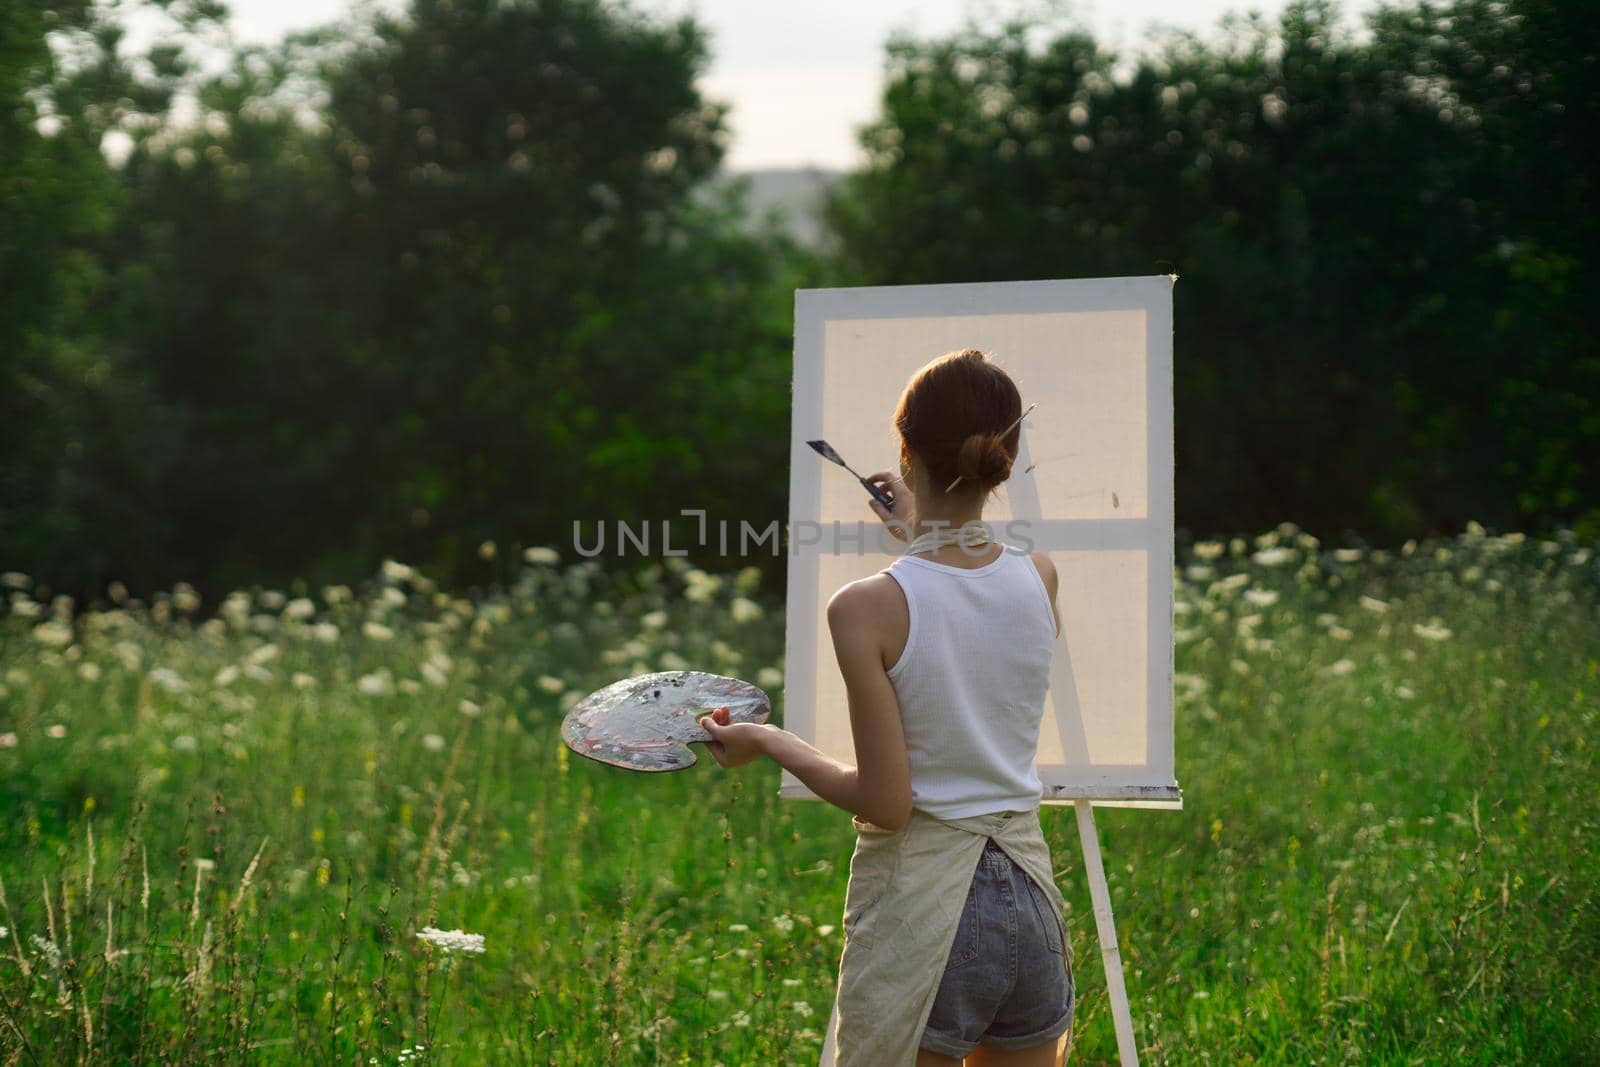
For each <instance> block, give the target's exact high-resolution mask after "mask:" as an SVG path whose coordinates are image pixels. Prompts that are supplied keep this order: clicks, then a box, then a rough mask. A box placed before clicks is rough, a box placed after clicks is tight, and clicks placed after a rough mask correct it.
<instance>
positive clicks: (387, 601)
mask: <svg viewBox="0 0 1600 1067" xmlns="http://www.w3.org/2000/svg"><path fill="white" fill-rule="evenodd" d="M378 599H379V600H381V601H382V602H383V606H384V607H386V608H403V607H405V606H406V595H405V593H403V592H401V591H400V590H399V589H396V588H395V587H394V586H392V585H386V586H384V587H383V592H381V593H379V594H378Z"/></svg>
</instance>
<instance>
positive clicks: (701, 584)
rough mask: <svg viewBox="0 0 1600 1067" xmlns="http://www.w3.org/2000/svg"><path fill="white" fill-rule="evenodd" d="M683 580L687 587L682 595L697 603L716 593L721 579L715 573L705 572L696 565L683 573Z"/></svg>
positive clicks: (720, 584) (720, 585)
mask: <svg viewBox="0 0 1600 1067" xmlns="http://www.w3.org/2000/svg"><path fill="white" fill-rule="evenodd" d="M683 580H684V581H685V582H687V583H688V588H687V589H685V590H684V591H683V595H684V596H685V597H687V598H688V599H690V600H693V601H695V602H697V603H704V602H705V601H707V600H710V599H711V598H712V597H713V596H715V595H716V592H717V590H718V589H720V588H722V579H721V578H720V577H718V576H717V575H715V574H707V573H706V572H705V571H703V570H700V569H699V568H698V567H694V568H691V569H690V570H688V571H686V572H685V573H684V575H683Z"/></svg>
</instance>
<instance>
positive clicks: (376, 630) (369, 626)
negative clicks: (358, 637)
mask: <svg viewBox="0 0 1600 1067" xmlns="http://www.w3.org/2000/svg"><path fill="white" fill-rule="evenodd" d="M361 632H362V633H364V634H366V635H367V636H368V637H370V638H372V639H373V640H374V641H387V640H389V639H390V638H392V637H394V631H393V630H391V629H389V627H387V626H385V625H384V624H383V623H381V622H374V621H373V620H371V619H368V620H367V621H366V622H364V623H362V624H361Z"/></svg>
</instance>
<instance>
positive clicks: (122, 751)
mask: <svg viewBox="0 0 1600 1067" xmlns="http://www.w3.org/2000/svg"><path fill="white" fill-rule="evenodd" d="M551 556H553V554H551V553H547V552H542V551H540V550H534V551H533V553H532V558H531V559H530V560H528V561H527V562H526V563H525V564H523V565H522V566H521V567H520V569H519V570H518V571H517V573H516V576H515V578H514V579H508V584H507V585H506V586H505V587H503V588H499V589H497V590H496V592H495V593H494V595H492V596H488V597H484V598H481V599H478V600H476V601H473V602H469V601H467V600H465V599H461V598H458V597H453V596H450V595H446V594H444V593H442V592H440V591H438V590H436V589H434V588H433V587H432V584H431V583H430V582H428V581H427V579H426V578H424V577H423V576H421V575H419V574H417V573H415V572H414V571H412V570H411V569H410V568H407V567H405V566H403V565H399V564H391V565H388V566H386V567H385V569H384V571H383V573H382V574H380V575H378V576H375V578H374V580H373V582H372V583H371V584H370V587H369V588H363V589H359V590H356V591H354V592H353V593H352V592H351V591H350V590H347V589H344V588H342V587H339V588H331V589H319V590H309V589H293V590H288V591H283V592H277V591H255V592H253V593H238V594H235V595H234V596H232V597H230V598H229V599H228V600H227V602H226V603H224V604H223V605H221V606H220V610H217V609H215V608H212V609H210V610H207V608H205V607H201V606H197V605H196V604H195V603H194V598H193V595H192V592H191V591H189V590H187V589H185V588H184V587H179V588H178V589H177V590H175V591H174V592H173V593H172V594H170V595H163V596H161V597H157V598H155V599H154V600H153V602H152V603H150V604H137V603H133V602H129V601H124V602H123V603H121V604H120V605H117V606H108V605H101V606H99V609H97V610H93V611H90V610H84V611H81V612H78V611H75V609H74V607H73V605H71V604H69V603H65V602H62V601H56V602H53V603H42V604H41V603H38V602H37V601H36V600H35V599H33V598H31V597H30V596H29V592H30V587H29V582H28V580H27V578H26V577H25V576H22V575H18V574H8V575H6V576H4V579H3V580H4V581H5V582H6V583H7V586H8V587H9V588H7V589H6V590H5V592H6V593H7V594H8V595H9V597H10V604H9V613H8V614H7V615H6V616H5V617H3V618H0V816H3V818H0V877H3V885H4V896H3V900H0V927H3V931H4V932H3V934H0V1062H4V1063H39V1064H44V1063H58V1064H64V1063H71V1062H86V1063H125V1062H156V1061H160V1062H171V1063H189V1062H199V1061H205V1062H208V1063H210V1062H233V1061H238V1062H283V1063H290V1062H293V1063H314V1062H328V1063H335V1062H337V1063H361V1064H365V1063H372V1062H377V1063H398V1062H410V1063H418V1062H425V1061H432V1062H445V1063H453V1064H455V1063H461V1064H465V1063H480V1062H512V1063H538V1064H544V1063H576V1064H589V1063H595V1064H606V1063H622V1064H633V1063H641V1064H651V1063H671V1064H713V1063H721V1064H726V1065H729V1067H732V1065H736V1064H739V1065H742V1064H775V1063H785V1064H814V1063H815V1062H816V1060H817V1055H818V1052H819V1050H820V1048H821V1039H822V1031H823V1029H824V1028H825V1026H826V1022H827V1013H828V1010H829V1006H830V1004H831V1002H832V991H833V981H834V978H835V975H836V968H837V963H838V957H839V951H840V947H841V941H840V937H841V934H840V930H839V918H840V911H841V908H842V901H843V894H844V885H845V880H846V877H847V874H848V861H849V856H850V852H851V848H852V845H853V840H854V839H853V832H852V830H851V828H850V822H849V816H848V815H846V814H845V813H843V812H842V811H840V810H838V809H835V808H831V807H827V806H824V805H821V804H816V803H796V802H779V801H778V799H777V797H776V791H777V785H778V771H777V768H776V767H775V766H774V765H772V764H771V763H764V764H756V765H752V766H750V767H747V768H743V769H741V770H738V771H724V770H722V769H721V768H719V767H717V766H716V765H715V763H714V761H712V760H710V759H709V758H703V759H702V760H701V763H700V765H698V766H696V767H694V768H692V769H690V770H688V771H685V772H682V773H679V774H669V775H652V776H643V775H631V774H628V773H626V772H623V771H618V770H615V769H612V768H608V767H604V766H601V765H599V764H594V763H590V762H588V761H585V760H582V759H579V758H576V757H573V758H568V755H567V753H566V750H565V749H564V748H563V746H562V745H561V744H560V742H559V735H558V728H559V723H560V720H561V716H562V714H563V710H564V708H566V707H568V706H570V704H571V702H572V701H574V700H575V699H577V697H578V696H579V695H581V694H583V693H586V692H588V691H589V690H591V689H593V688H597V687H598V686H600V685H602V684H604V683H606V682H609V681H612V680H614V679H616V678H619V677H624V676H626V675H629V674H634V673H643V672H645V671H647V670H656V669H672V668H677V667H684V666H692V667H695V668H697V669H702V670H711V671H717V672H721V673H729V674H737V675H740V676H742V677H745V678H748V679H750V680H752V681H756V682H758V683H759V684H761V685H763V686H766V687H768V688H771V689H774V690H778V689H781V674H780V673H779V672H780V670H781V662H780V659H781V652H782V636H783V635H782V630H783V624H782V612H781V607H780V606H779V605H777V604H775V603H772V602H770V601H767V600H763V599H762V598H760V597H759V596H756V595H755V594H754V591H753V579H754V577H755V575H754V573H753V572H745V573H742V574H741V573H738V572H735V573H729V574H725V575H707V574H704V573H703V572H700V571H697V570H692V569H690V568H688V567H687V566H675V564H680V563H681V561H680V560H667V561H661V562H657V563H653V564H651V565H650V566H649V567H647V568H646V569H644V570H641V571H638V572H636V573H635V574H633V575H632V576H626V577H623V576H617V577H608V576H607V575H605V574H604V573H602V572H600V571H598V570H597V569H595V568H594V567H593V566H592V565H590V564H576V565H562V564H561V563H559V562H557V561H555V560H553V559H552V558H551ZM518 562H519V563H521V561H518ZM1175 581H1176V591H1177V605H1178V612H1179V614H1178V616H1177V619H1176V621H1177V625H1178V635H1177V637H1178V646H1177V677H1176V679H1175V683H1176V688H1177V693H1178V719H1177V752H1178V778H1179V781H1180V783H1181V784H1182V786H1183V788H1184V793H1185V801H1186V803H1185V808H1184V810H1183V811H1182V812H1176V813H1174V812H1152V811H1130V810H1113V809H1103V810H1101V811H1100V812H1099V814H1098V821H1099V826H1100V830H1101V837H1102V845H1103V847H1104V850H1105V854H1106V861H1107V866H1108V870H1109V876H1110V879H1111V891H1112V895H1113V900H1114V903H1115V906H1116V911H1117V918H1118V923H1119V928H1120V930H1121V932H1122V934H1123V955H1124V959H1125V961H1126V965H1127V978H1128V988H1129V993H1130V996H1131V998H1132V1001H1133V1008H1134V1014H1135V1025H1136V1028H1137V1032H1138V1035H1139V1041H1140V1046H1141V1050H1142V1053H1143V1056H1144V1062H1145V1063H1148V1064H1167V1063H1171V1064H1192V1063H1217V1064H1224V1063H1227V1064H1232V1063H1264V1064H1265V1063H1271V1064H1313V1063H1322V1064H1327V1063H1358V1064H1369V1063H1370V1064H1435V1063H1440V1064H1443V1063H1449V1064H1511V1063H1529V1064H1562V1063H1595V1062H1600V1037H1597V1036H1596V1034H1597V1029H1600V890H1597V888H1596V886H1597V883H1600V833H1597V831H1600V815H1597V812H1596V807H1597V803H1600V774H1597V767H1596V755H1595V750H1596V744H1597V741H1596V727H1597V725H1600V715H1597V710H1600V700H1597V695H1600V658H1597V657H1600V614H1597V613H1600V594H1597V588H1600V553H1597V552H1596V546H1592V545H1586V544H1580V543H1576V542H1574V541H1572V540H1571V539H1570V538H1563V539H1556V540H1547V541H1539V540H1534V539H1523V538H1520V537H1517V536H1515V535H1512V536H1503V537H1492V536H1487V535H1485V533H1484V532H1483V531H1482V530H1479V529H1477V528H1472V529H1469V530H1468V531H1466V532H1464V533H1463V534H1461V535H1460V536H1459V537H1456V538H1453V539H1450V540H1448V541H1442V542H1437V543H1425V544H1421V545H1407V546H1406V547H1405V548H1403V549H1400V550H1395V551H1365V550H1358V549H1343V550H1336V549H1333V548H1330V547H1325V546H1320V545H1318V544H1317V542H1316V541H1315V540H1314V539H1313V538H1310V537H1309V536H1307V535H1305V534H1303V533H1300V532H1298V531H1296V530H1295V529H1294V528H1292V527H1289V526H1285V527H1281V528H1280V529H1279V530H1277V531H1270V532H1268V533H1266V534H1263V535H1262V536H1260V537H1257V538H1253V539H1251V540H1249V541H1248V542H1247V541H1245V540H1242V539H1240V540H1235V541H1234V542H1233V543H1232V544H1227V545H1224V544H1217V543H1211V544H1203V545H1197V546H1194V547H1193V548H1192V549H1189V548H1186V549H1184V550H1183V552H1182V553H1181V558H1180V560H1179V568H1178V572H1177V574H1176V575H1175ZM1062 609H1063V611H1064V612H1067V613H1070V612H1071V611H1072V605H1071V604H1066V603H1064V604H1062ZM202 618H204V619H205V621H203V622H202V621H199V620H200V619H202ZM1044 819H1045V829H1046V833H1047V835H1048V837H1049V839H1050V842H1051V845H1052V849H1053V851H1054V855H1055V859H1056V866H1057V869H1058V877H1059V880H1060V884H1061V886H1062V888H1063V891H1064V892H1065V894H1066V897H1067V901H1068V905H1069V913H1068V915H1069V919H1070V923H1071V928H1072V935H1073V941H1074V944H1075V947H1076V951H1077V957H1078V965H1077V976H1078V980H1079V995H1080V1001H1079V1015H1078V1020H1079V1021H1078V1026H1077V1030H1076V1033H1077V1037H1076V1043H1075V1048H1074V1053H1073V1056H1072V1058H1071V1062H1075V1063H1095V1064H1098V1063H1110V1062H1114V1061H1115V1057H1116V1049H1115V1040H1114V1037H1113V1035H1112V1028H1111V1022H1110V1018H1109V1015H1108V1012H1107V1007H1106V1000H1105V996H1104V981H1103V975H1102V973H1101V971H1100V965H1099V953H1098V951H1097V945H1096V942H1095V939H1094V923H1093V917H1092V913H1091V911H1090V908H1089V902H1088V894H1087V891H1086V888H1085V884H1084V881H1083V878H1082V876H1081V871H1080V863H1081V856H1080V853H1079V849H1078V844H1077V840H1076V829H1075V826H1074V823H1073V820H1072V816H1071V813H1070V810H1067V809H1055V808H1047V809H1046V812H1045V815H1044ZM427 927H436V928H441V929H445V930H451V929H460V930H463V931H465V932H467V933H470V934H478V935H482V938H483V949H484V951H482V952H481V953H478V952H473V951H469V949H470V948H472V947H474V946H472V945H471V944H461V943H455V944H454V947H444V946H441V945H439V944H436V943H434V942H432V941H429V940H425V939H423V938H420V937H419V936H418V934H419V932H420V931H422V930H424V928H427Z"/></svg>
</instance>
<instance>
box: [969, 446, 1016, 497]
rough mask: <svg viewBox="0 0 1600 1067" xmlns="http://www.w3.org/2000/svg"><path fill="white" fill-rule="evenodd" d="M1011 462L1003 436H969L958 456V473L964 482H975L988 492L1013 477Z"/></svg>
mask: <svg viewBox="0 0 1600 1067" xmlns="http://www.w3.org/2000/svg"><path fill="white" fill-rule="evenodd" d="M1011 462H1012V458H1011V455H1010V453H1008V452H1007V451H1006V446H1005V437H1004V436H1003V435H1001V434H997V433H974V434H968V435H967V439H966V440H965V441H963V442H962V443H961V451H960V452H959V453H958V454H957V456H956V473H957V474H959V475H960V476H961V480H962V481H966V482H973V483H975V484H976V485H978V486H980V487H981V488H983V489H986V490H987V489H992V488H994V487H995V486H997V485H999V484H1000V483H1001V482H1003V481H1005V480H1006V479H1007V478H1009V477H1011Z"/></svg>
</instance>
